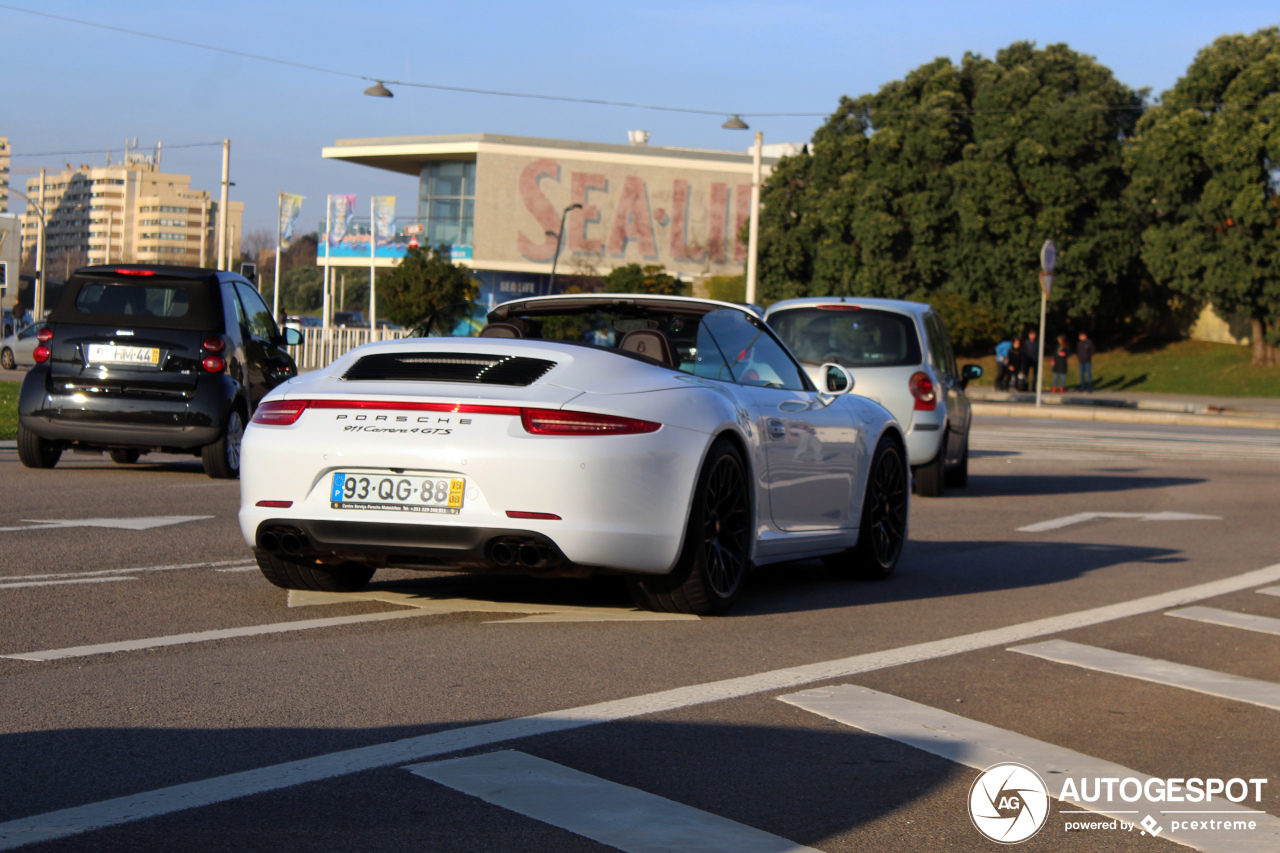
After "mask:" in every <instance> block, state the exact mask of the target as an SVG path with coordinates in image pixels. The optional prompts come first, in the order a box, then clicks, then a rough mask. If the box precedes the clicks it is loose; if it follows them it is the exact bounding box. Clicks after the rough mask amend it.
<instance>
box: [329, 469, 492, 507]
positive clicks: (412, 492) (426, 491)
mask: <svg viewBox="0 0 1280 853" xmlns="http://www.w3.org/2000/svg"><path fill="white" fill-rule="evenodd" d="M466 488H467V481H466V480H465V479H463V478H462V477H430V476H425V477H424V476H421V475H410V474H377V473H369V472H352V471H338V472H337V473H335V474H334V475H333V483H332V487H331V488H330V490H329V506H330V507H332V508H333V509H378V510H389V511H391V512H425V513H434V514H437V515H457V514H458V512H459V511H461V509H462V495H463V493H464V492H465V491H466Z"/></svg>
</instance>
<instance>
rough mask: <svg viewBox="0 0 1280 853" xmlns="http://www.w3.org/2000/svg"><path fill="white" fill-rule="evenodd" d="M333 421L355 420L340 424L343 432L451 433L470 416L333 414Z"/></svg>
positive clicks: (465, 423)
mask: <svg viewBox="0 0 1280 853" xmlns="http://www.w3.org/2000/svg"><path fill="white" fill-rule="evenodd" d="M333 419H334V421H335V422H336V421H356V422H357V423H346V424H343V425H342V431H343V432H373V433H379V434H384V435H412V434H415V433H416V434H418V435H451V434H452V433H453V429H454V427H459V426H469V425H470V424H471V418H451V417H440V416H439V415H334V416H333Z"/></svg>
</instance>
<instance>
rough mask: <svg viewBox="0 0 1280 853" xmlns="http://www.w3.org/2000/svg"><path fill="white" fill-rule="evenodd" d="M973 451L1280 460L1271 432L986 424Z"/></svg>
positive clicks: (972, 441)
mask: <svg viewBox="0 0 1280 853" xmlns="http://www.w3.org/2000/svg"><path fill="white" fill-rule="evenodd" d="M969 446H970V448H971V449H973V450H984V451H985V450H996V451H1006V452H1008V451H1013V452H1019V453H1024V454H1026V455H1027V456H1028V457H1033V458H1052V457H1053V455H1054V454H1077V458H1080V459H1105V458H1109V457H1114V456H1116V455H1124V456H1142V457H1152V458H1164V459H1191V460H1199V459H1234V460H1249V459H1253V460H1271V461H1275V460H1278V459H1280V443H1277V442H1276V440H1275V438H1274V437H1272V436H1253V435H1244V436H1218V435H1205V434H1203V433H1202V434H1186V433H1184V434H1175V433H1167V432H1166V433H1161V432H1153V431H1128V430H1087V431H1085V430H1062V429H1053V428H1035V427H1023V428H1016V427H1015V428H995V427H987V426H984V427H982V428H979V429H975V430H973V432H972V433H971V434H970V439H969Z"/></svg>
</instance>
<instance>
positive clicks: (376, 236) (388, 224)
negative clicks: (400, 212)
mask: <svg viewBox="0 0 1280 853" xmlns="http://www.w3.org/2000/svg"><path fill="white" fill-rule="evenodd" d="M372 227H373V240H374V244H375V245H377V246H388V245H390V244H391V241H392V239H393V238H394V237H395V235H396V197H395V196H393V195H376V196H374V197H373V226H372Z"/></svg>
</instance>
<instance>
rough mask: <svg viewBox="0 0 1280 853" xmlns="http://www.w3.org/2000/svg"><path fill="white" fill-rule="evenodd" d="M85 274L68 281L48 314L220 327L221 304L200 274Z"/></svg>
mask: <svg viewBox="0 0 1280 853" xmlns="http://www.w3.org/2000/svg"><path fill="white" fill-rule="evenodd" d="M139 278H142V277H141V276H130V277H128V278H126V277H125V276H123V275H121V276H118V277H117V276H115V275H112V274H110V273H106V274H97V275H95V274H93V273H81V274H80V275H74V276H72V277H71V280H70V281H69V282H67V287H66V289H65V290H64V291H63V294H62V297H61V298H60V299H59V300H58V306H57V308H55V309H54V311H53V313H52V314H51V315H50V316H49V319H50V320H52V321H53V322H55V323H72V324H83V325H90V326H114V325H120V326H124V327H130V326H139V327H143V328H146V327H153V328H157V329H186V330H191V331H217V330H218V328H219V325H220V323H219V321H220V318H221V317H222V306H221V305H220V304H219V302H218V301H216V300H217V297H216V296H215V295H214V293H212V292H211V291H212V287H211V286H210V284H209V283H208V282H207V281H205V280H202V279H199V278H190V279H188V278H179V277H176V276H175V277H169V276H165V277H161V276H159V275H157V276H154V277H150V276H148V277H145V278H143V279H142V280H139Z"/></svg>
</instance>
